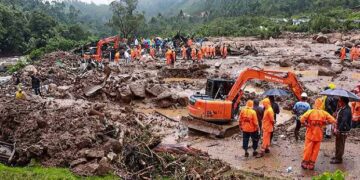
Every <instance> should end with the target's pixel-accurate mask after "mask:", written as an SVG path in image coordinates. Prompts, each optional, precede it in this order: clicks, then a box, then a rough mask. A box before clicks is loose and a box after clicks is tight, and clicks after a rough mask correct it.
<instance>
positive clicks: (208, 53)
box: [205, 45, 211, 59]
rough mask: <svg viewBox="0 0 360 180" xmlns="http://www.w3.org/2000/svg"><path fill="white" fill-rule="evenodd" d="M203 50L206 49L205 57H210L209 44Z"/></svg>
mask: <svg viewBox="0 0 360 180" xmlns="http://www.w3.org/2000/svg"><path fill="white" fill-rule="evenodd" d="M205 51H206V55H205V57H206V58H208V59H209V58H210V54H211V46H210V45H209V46H206V48H205Z"/></svg>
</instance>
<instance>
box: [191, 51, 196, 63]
mask: <svg viewBox="0 0 360 180" xmlns="http://www.w3.org/2000/svg"><path fill="white" fill-rule="evenodd" d="M191 59H192V60H193V61H195V59H196V49H195V48H191Z"/></svg>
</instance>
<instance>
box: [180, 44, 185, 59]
mask: <svg viewBox="0 0 360 180" xmlns="http://www.w3.org/2000/svg"><path fill="white" fill-rule="evenodd" d="M181 58H182V59H183V60H185V59H186V47H185V46H182V47H181Z"/></svg>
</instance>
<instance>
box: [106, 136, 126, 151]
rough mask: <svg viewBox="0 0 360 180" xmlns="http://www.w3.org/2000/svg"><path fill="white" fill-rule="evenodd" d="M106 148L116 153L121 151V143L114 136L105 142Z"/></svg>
mask: <svg viewBox="0 0 360 180" xmlns="http://www.w3.org/2000/svg"><path fill="white" fill-rule="evenodd" d="M104 149H106V151H108V152H111V151H112V152H115V153H120V152H121V149H122V147H121V143H120V142H119V141H118V140H116V139H113V138H108V142H106V143H105V145H104Z"/></svg>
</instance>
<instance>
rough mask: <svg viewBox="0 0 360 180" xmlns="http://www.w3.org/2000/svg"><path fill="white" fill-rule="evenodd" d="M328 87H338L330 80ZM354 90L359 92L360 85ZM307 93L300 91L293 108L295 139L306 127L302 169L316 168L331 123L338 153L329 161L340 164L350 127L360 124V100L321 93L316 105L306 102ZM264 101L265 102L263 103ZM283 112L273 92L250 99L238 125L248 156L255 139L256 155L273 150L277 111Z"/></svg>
mask: <svg viewBox="0 0 360 180" xmlns="http://www.w3.org/2000/svg"><path fill="white" fill-rule="evenodd" d="M327 88H332V89H333V88H335V85H334V84H330V85H329V87H327ZM354 93H357V94H358V95H360V86H358V87H357V88H356V89H355V90H354ZM307 101H308V96H307V94H306V93H302V94H301V100H300V101H299V102H297V103H295V105H294V107H293V112H294V114H295V116H296V128H295V132H294V135H295V140H296V141H298V139H299V131H300V128H301V126H305V127H306V134H305V144H304V151H303V161H302V162H301V167H302V168H303V169H309V170H313V169H314V168H315V162H316V160H317V157H318V153H319V151H320V144H321V142H322V140H323V136H324V131H323V129H324V128H325V126H326V125H332V131H333V132H334V134H335V138H336V140H335V156H334V157H333V158H332V159H331V161H330V163H332V164H339V163H342V161H343V155H344V150H345V140H346V138H347V135H348V133H349V131H350V129H351V128H358V127H359V125H360V102H351V103H350V102H349V99H348V98H346V97H326V96H324V97H321V98H317V99H316V100H315V103H314V104H313V107H312V108H311V106H310V104H309V103H308V102H307ZM333 101H335V104H336V109H335V110H334V111H332V109H331V107H329V106H331V104H333ZM260 104H262V106H260ZM279 113H280V108H279V105H278V104H277V103H276V102H275V98H274V96H269V97H267V98H265V99H263V100H262V101H261V103H260V101H259V100H257V99H256V100H254V101H252V100H249V101H247V102H246V106H245V107H244V108H242V110H241V111H240V114H239V127H240V130H241V131H242V133H243V149H244V151H245V157H248V156H249V152H248V149H249V147H248V145H249V140H250V138H251V140H252V148H253V156H255V157H257V158H261V157H263V156H264V154H265V153H270V149H269V147H270V145H271V140H272V134H273V132H274V125H275V124H276V115H277V114H279ZM260 135H261V136H262V137H261V138H262V144H261V148H260V152H257V148H258V143H259V140H260Z"/></svg>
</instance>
